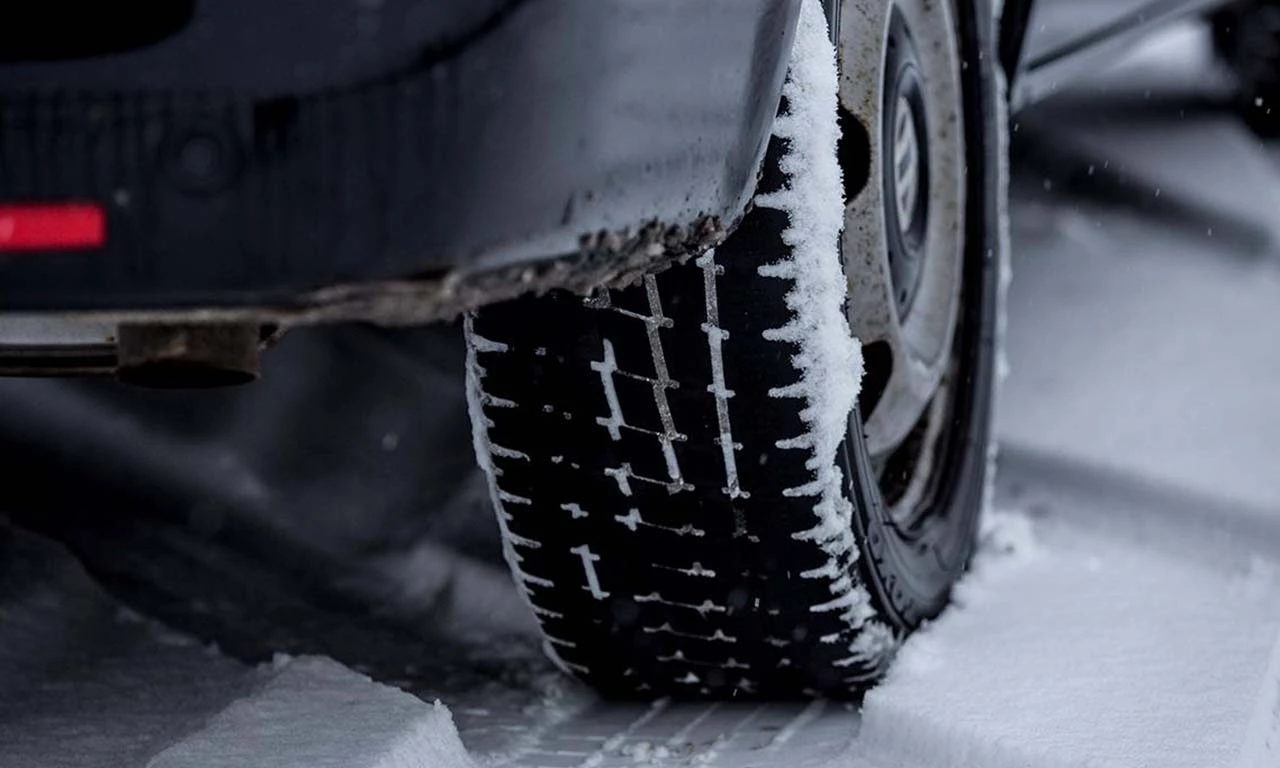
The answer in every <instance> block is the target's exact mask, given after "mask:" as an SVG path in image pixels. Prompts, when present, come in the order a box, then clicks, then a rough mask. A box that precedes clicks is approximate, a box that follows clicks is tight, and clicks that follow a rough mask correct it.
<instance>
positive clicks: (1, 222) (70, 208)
mask: <svg viewBox="0 0 1280 768" xmlns="http://www.w3.org/2000/svg"><path fill="white" fill-rule="evenodd" d="M106 242H107V217H106V214H105V213H103V210H102V207H101V206H99V205H95V204H93V203H56V204H44V205H38V204H32V205H0V253H4V252H9V251H67V250H76V249H80V248H101V247H102V246H103V245H106Z"/></svg>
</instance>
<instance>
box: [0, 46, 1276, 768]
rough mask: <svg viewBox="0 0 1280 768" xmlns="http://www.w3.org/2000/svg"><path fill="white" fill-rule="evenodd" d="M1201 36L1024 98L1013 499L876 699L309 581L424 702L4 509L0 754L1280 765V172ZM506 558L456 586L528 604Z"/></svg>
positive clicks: (1010, 408)
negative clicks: (380, 618)
mask: <svg viewBox="0 0 1280 768" xmlns="http://www.w3.org/2000/svg"><path fill="white" fill-rule="evenodd" d="M1179 35H1181V36H1179ZM1196 44H1197V41H1196V38H1195V37H1194V34H1190V35H1188V34H1187V33H1177V34H1175V35H1173V36H1171V37H1167V38H1166V39H1165V42H1164V43H1163V44H1161V45H1156V46H1155V47H1153V48H1152V49H1150V50H1148V51H1146V52H1144V53H1143V54H1142V55H1140V56H1139V57H1138V59H1137V60H1136V61H1135V62H1131V63H1129V64H1127V65H1126V67H1127V69H1126V70H1124V72H1123V73H1122V74H1121V75H1117V76H1115V77H1111V78H1099V79H1097V80H1095V81H1094V82H1092V83H1091V84H1090V86H1089V89H1088V90H1084V91H1077V92H1073V93H1069V94H1064V95H1063V97H1062V98H1061V99H1060V100H1059V101H1057V102H1055V103H1051V104H1048V105H1045V107H1043V108H1041V109H1039V110H1037V111H1036V112H1034V113H1031V114H1028V115H1024V116H1023V117H1022V118H1021V119H1020V122H1019V133H1020V134H1021V141H1020V143H1021V144H1022V146H1023V147H1024V159H1023V161H1022V162H1021V164H1020V165H1019V170H1018V171H1017V173H1016V174H1015V186H1014V206H1013V229H1014V246H1015V264H1014V266H1015V280H1014V284H1013V287H1012V290H1011V308H1010V310H1011V312H1010V314H1011V317H1010V337H1009V359H1010V365H1011V371H1012V373H1011V376H1010V378H1009V381H1008V383H1007V386H1006V388H1005V400H1004V403H1003V406H1002V412H1001V426H1000V433H1001V437H1002V441H1003V444H1004V448H1003V457H1002V460H1001V465H1000V474H999V477H998V489H997V491H998V492H997V499H996V505H997V508H998V509H1000V510H1005V512H1004V513H1002V514H1000V515H997V516H995V517H994V518H993V519H992V521H991V522H990V524H989V525H988V527H987V530H986V531H985V532H984V537H983V544H982V552H981V554H980V556H979V557H978V560H977V563H976V565H975V569H974V572H973V573H972V574H971V575H970V576H969V577H968V578H967V580H966V581H965V583H964V584H963V585H962V586H961V588H960V590H959V591H958V594H957V605H956V606H955V607H954V608H953V609H952V610H950V611H948V612H947V613H946V614H945V615H944V616H943V617H941V618H940V619H939V620H938V621H937V622H935V623H934V624H933V625H932V626H930V627H928V628H927V629H926V630H924V631H923V632H921V633H920V634H919V635H917V636H916V637H915V638H913V639H912V640H911V641H910V642H909V643H908V644H907V646H906V648H905V649H904V651H903V654H902V657H901V659H900V662H899V664H898V665H897V666H896V667H895V669H894V671H893V672H892V674H891V676H890V679H889V680H888V681H887V682H886V683H884V684H883V685H882V686H880V687H879V688H877V689H876V690H875V691H873V692H872V693H871V694H870V695H869V696H868V697H867V699H866V701H865V704H864V706H863V708H862V709H861V711H860V712H859V711H855V710H854V709H851V708H848V707H845V706H842V705H833V704H822V703H817V704H804V703H793V704H767V705H736V704H724V705H654V706H649V705H627V704H611V703H605V702H601V701H598V700H596V699H595V698H593V697H592V696H591V695H590V694H588V693H587V692H585V691H583V690H581V689H580V688H578V687H576V686H574V685H572V684H571V683H568V682H566V681H565V680H563V679H561V678H559V677H558V676H557V675H556V674H555V673H554V671H552V670H551V669H549V667H548V665H547V664H546V663H545V662H544V661H542V660H541V659H540V658H539V657H538V656H537V654H536V650H535V645H534V643H532V642H530V641H529V640H528V638H527V637H525V636H523V635H522V633H523V632H524V631H525V625H524V624H523V623H522V622H518V621H508V622H498V623H493V622H490V623H489V624H488V625H487V627H486V630H487V631H488V632H489V633H490V634H491V635H492V634H494V633H496V634H500V635H502V638H503V639H501V640H497V639H494V638H493V637H490V639H489V640H488V641H482V640H475V639H472V640H470V641H469V645H468V646H466V648H467V649H466V650H461V648H463V646H461V645H460V644H458V643H452V644H450V643H436V644H429V645H423V643H422V640H421V638H417V637H412V636H409V635H399V634H395V633H390V634H388V633H386V632H379V633H376V634H375V633H374V632H373V631H372V630H365V629H362V628H361V627H357V626H349V625H346V624H343V623H342V619H341V618H340V617H336V616H335V615H333V614H329V613H325V612H324V611H321V610H318V609H317V610H316V611H315V612H313V613H309V614H307V615H305V616H300V615H299V611H300V610H301V609H299V608H298V606H296V605H294V604H293V603H289V604H288V605H287V606H286V607H287V608H288V610H287V611H285V610H281V611H278V612H277V613H278V614H280V616H281V617H282V618H280V625H281V627H282V629H281V632H283V633H285V634H273V635H272V640H275V639H278V638H279V637H286V638H295V639H296V638H301V639H306V640H313V641H315V642H311V643H297V644H293V645H291V646H290V647H291V648H295V647H301V648H305V649H306V650H307V652H317V653H319V652H323V653H327V654H329V655H333V656H335V657H338V658H342V659H344V660H348V661H349V662H350V663H351V664H352V665H353V666H354V665H355V661H352V660H353V659H359V658H361V652H362V651H363V653H364V655H365V656H366V657H368V658H369V659H370V664H369V666H368V667H367V668H366V669H365V671H367V672H369V673H371V674H372V675H373V676H374V677H376V678H377V679H379V680H382V681H384V682H387V683H393V684H394V685H395V686H399V687H400V688H403V689H404V690H406V691H409V692H410V693H412V694H416V695H410V694H409V693H402V692H401V691H400V690H399V689H398V688H397V687H393V686H392V685H382V684H377V683H373V682H371V681H370V680H369V679H368V677H366V676H365V674H363V672H359V671H355V670H353V669H351V668H348V667H346V666H343V665H341V664H339V663H336V662H332V661H329V660H327V659H324V658H315V657H303V656H298V657H294V658H292V659H291V658H287V657H279V658H277V659H276V660H274V661H267V662H265V663H263V664H261V665H257V666H253V665H248V664H244V663H241V662H238V661H233V660H231V659H229V658H228V657H227V656H225V655H223V654H221V653H219V652H218V651H217V649H216V648H211V647H206V646H204V645H202V644H198V643H195V642H193V641H191V640H189V639H187V638H185V637H183V636H182V635H179V634H177V633H174V632H172V631H170V630H167V629H164V628H162V627H159V626H157V625H155V624H153V623H151V622H148V621H146V620H144V619H141V618H139V617H138V616H137V615H136V614H134V613H132V612H129V611H126V610H123V609H122V608H121V607H120V606H119V604H118V603H116V601H115V600H114V599H112V598H110V597H108V596H107V595H106V594H105V593H104V592H103V591H102V590H101V589H100V588H99V587H97V586H96V585H95V584H94V583H93V582H92V581H91V580H90V579H89V578H88V577H87V576H86V575H85V574H84V572H83V571H82V570H81V569H80V567H79V566H78V565H77V564H76V562H75V561H74V559H72V558H71V557H70V556H69V555H67V554H66V553H65V552H63V551H62V550H60V549H59V548H58V547H57V546H56V545H53V544H50V543H49V542H47V541H44V540H42V539H40V538H38V537H35V536H33V535H30V534H25V533H17V532H15V531H13V530H12V529H9V528H6V527H0V768H28V766H31V767H34V766H59V767H65V768H71V767H72V766H74V767H76V768H81V767H83V768H91V767H92V768H97V767H98V766H102V767H103V768H107V767H108V766H109V767H110V768H134V767H135V766H137V767H139V768H140V767H141V766H164V767H166V768H167V767H169V766H182V767H184V768H204V767H205V766H218V767H219V768H221V767H223V766H225V767H226V768H240V767H241V766H268V767H270V766H353V767H355V768H374V767H378V768H382V767H383V766H387V767H390V766H424V767H425V766H439V767H440V768H459V767H461V766H471V765H484V766H505V767H506V768H533V767H535V766H537V767H541V768H571V767H574V766H581V767H582V768H609V767H610V766H614V767H620V766H635V765H667V766H689V765H703V766H712V767H714V766H721V767H722V768H730V767H733V768H748V767H750V766H755V767H757V768H771V767H773V766H783V765H785V766H787V767H788V768H826V767H827V766H832V767H835V766H848V767H849V768H946V767H947V766H964V767H966V768H1005V767H1006V766H1010V767H1011V766H1028V767H1030V768H1066V767H1068V766H1070V767H1072V768H1075V767H1077V766H1102V767H1105V768H1110V767H1113V766H1114V767H1115V768H1120V767H1125V768H1130V767H1137V766H1152V767H1153V768H1154V767H1155V766H1160V768H1166V767H1170V768H1176V767H1179V766H1188V767H1190V766H1231V767H1232V768H1274V767H1275V766H1280V472H1277V470H1276V465H1277V463H1280V386H1278V385H1277V382H1280V343H1277V342H1276V338H1275V330H1274V329H1276V328H1280V245H1278V244H1280V240H1278V239H1277V235H1278V234H1280V227H1277V225H1276V221H1278V220H1280V218H1278V217H1276V216H1275V215H1274V213H1273V211H1276V210H1278V209H1280V207H1278V206H1275V205H1273V203H1280V162H1278V161H1277V159H1276V158H1275V157H1274V156H1272V155H1271V154H1268V150H1267V149H1266V148H1265V147H1263V146H1262V145H1260V144H1259V143H1257V142H1256V141H1255V140H1254V139H1253V138H1252V137H1251V136H1249V135H1248V134H1247V133H1246V132H1245V131H1244V129H1243V128H1241V127H1240V126H1239V125H1238V123H1237V122H1236V121H1235V120H1234V119H1233V118H1232V117H1231V116H1230V115H1229V113H1227V112H1225V111H1224V110H1223V109H1222V108H1221V100H1222V91H1221V87H1220V85H1219V83H1218V82H1217V81H1216V80H1215V79H1214V78H1213V77H1212V76H1211V75H1209V74H1206V72H1207V70H1206V69H1205V67H1204V63H1203V60H1202V59H1197V58H1196V57H1195V56H1192V55H1189V52H1192V51H1194V46H1195V45H1196ZM1144 105H1145V106H1144ZM1046 147H1048V148H1051V149H1052V150H1053V151H1042V150H1043V149H1044V148H1046ZM422 554H423V558H424V563H423V564H424V565H425V566H426V567H424V568H421V569H417V570H416V571H414V572H418V573H420V575H421V576H422V578H423V580H424V581H425V582H430V585H432V586H434V585H437V584H438V583H440V582H441V581H442V580H443V581H447V580H448V578H450V577H448V576H445V575H442V574H440V573H439V572H438V571H439V568H438V566H439V563H440V562H441V561H442V558H443V557H444V556H443V555H441V554H440V553H438V552H434V551H433V552H425V553H422ZM487 568H488V567H487V566H486V565H484V564H483V563H480V562H479V561H475V562H473V561H469V560H468V561H464V567H459V568H458V569H456V570H455V571H454V572H453V576H452V578H454V579H455V580H457V581H458V587H457V588H458V589H459V590H460V592H461V594H463V595H466V594H467V593H468V592H467V590H468V589H474V590H475V591H476V594H478V595H479V596H481V597H483V599H484V601H485V602H486V604H487V605H493V606H502V605H509V604H511V603H513V602H514V601H513V593H512V592H511V591H510V587H509V586H508V583H507V582H505V581H503V580H502V579H499V578H494V577H495V573H496V572H495V571H492V570H487ZM405 591H406V594H412V593H413V592H414V587H413V585H407V586H406V590H405ZM263 592H264V595H265V596H264V597H263V599H264V600H268V601H269V600H271V599H275V598H274V597H273V594H274V593H272V594H266V593H268V592H270V590H267V589H266V588H263ZM478 604H479V601H478V600H477V601H466V602H465V603H464V605H463V606H462V608H463V610H461V611H458V612H457V613H458V615H459V616H461V617H462V618H463V619H467V620H465V621H464V620H461V619H459V620H458V621H457V625H458V626H463V625H476V624H483V623H484V622H482V621H478V620H477V621H471V620H470V618H477V619H478V618H482V617H479V614H480V613H483V610H477V605H478ZM468 611H470V612H471V613H472V614H476V616H474V617H470V618H468V617H469V616H470V614H468ZM286 613H287V614H288V616H287V617H285V614H286ZM290 622H292V623H290ZM440 623H441V624H447V623H448V622H445V621H443V620H441V621H440ZM337 625H341V626H337ZM329 629H333V630H334V631H333V632H330V631H329ZM451 631H452V630H451ZM289 633H292V634H289ZM482 634H483V633H482ZM330 635H332V636H333V637H334V638H336V639H333V640H332V641H329V640H325V639H324V638H328V637H329V636H330ZM321 636H323V637H321ZM237 642H238V643H241V645H240V650H241V651H242V652H246V646H244V645H243V643H246V642H250V641H248V640H245V638H243V637H238V638H237ZM262 642H263V643H267V642H268V640H263V641H262ZM248 650H249V651H252V650H254V649H252V648H249V649H248ZM257 650H260V651H262V652H263V653H264V654H265V657H266V658H270V650H271V649H270V648H267V647H263V648H261V649H257ZM414 659H420V662H415V661H411V660H414ZM437 698H440V699H442V701H443V704H444V707H441V706H437V705H436V704H435V703H434V702H435V700H436V699H437ZM445 707H447V709H446V708H445Z"/></svg>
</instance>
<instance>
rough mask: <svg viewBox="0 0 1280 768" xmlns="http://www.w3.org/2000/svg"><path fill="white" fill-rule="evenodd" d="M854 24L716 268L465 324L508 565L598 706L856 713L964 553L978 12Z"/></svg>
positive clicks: (979, 491) (812, 34) (985, 177)
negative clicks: (815, 702)
mask: <svg viewBox="0 0 1280 768" xmlns="http://www.w3.org/2000/svg"><path fill="white" fill-rule="evenodd" d="M979 2H980V0H979ZM840 15H841V16H842V22H841V23H839V24H838V25H837V27H836V28H837V29H838V30H839V33H838V35H837V40H838V48H839V51H840V57H839V58H840V64H841V67H840V73H839V76H838V75H837V68H836V61H835V57H834V56H833V55H832V46H831V43H830V41H829V39H828V37H827V27H826V23H825V21H824V19H823V16H822V13H821V10H820V7H819V5H818V3H817V2H810V1H807V2H806V3H805V4H804V5H803V7H802V9H801V17H800V21H799V26H798V29H797V32H796V44H795V53H794V54H793V57H792V62H791V67H790V72H789V74H788V79H787V83H786V86H785V88H784V91H783V99H782V105H781V107H780V110H779V117H778V118H777V120H776V121H775V126H774V135H773V138H772V139H771V141H770V143H769V146H768V148H767V151H766V154H765V159H764V163H763V171H762V175H761V180H760V182H759V185H758V188H757V193H756V196H755V198H754V203H753V206H752V207H751V208H750V209H749V212H748V213H747V215H746V216H745V217H744V219H743V220H742V222H741V224H740V225H739V226H738V228H737V229H736V230H735V231H734V233H733V234H732V235H731V236H730V237H729V239H728V240H727V241H726V242H725V243H723V244H722V245H721V246H720V247H719V248H717V249H716V250H715V251H713V252H708V253H706V254H703V255H702V256H700V257H698V258H695V259H692V260H690V261H688V262H687V263H682V264H678V265H675V266H672V267H670V268H668V269H665V270H663V271H660V272H657V273H655V274H651V275H648V276H646V277H645V278H644V279H643V281H641V282H640V283H638V284H636V285H633V286H630V287H626V288H621V289H614V290H608V291H600V292H598V293H596V294H595V295H593V296H590V297H586V298H584V297H581V296H576V295H571V294H568V293H563V292H561V293H551V294H548V295H545V296H541V297H528V298H523V299H519V300H516V301H513V302H508V303H506V304H502V305H497V306H493V307H490V308H487V309H485V310H483V311H481V312H479V313H478V314H476V315H474V316H472V317H469V318H468V320H467V337H468V390H469V396H470V405H471V415H472V423H473V427H474V430H475V437H476V448H477V456H478V459H479V462H480V464H481V466H482V468H483V469H484V470H485V471H486V473H487V474H488V477H489V480H490V484H491V491H492V498H493V503H494V506H495V508H496V511H497V514H498V519H499V525H500V528H501V531H502V536H503V539H504V546H505V553H506V557H507V560H508V563H509V564H510V566H511V568H512V571H513V574H514V576H515V579H516V582H517V586H518V587H519V588H520V590H521V591H522V593H523V594H524V595H525V596H526V597H527V598H528V601H529V603H530V605H531V606H532V609H533V610H534V612H535V613H536V614H537V617H538V619H539V621H540V623H541V626H542V629H543V633H544V638H545V641H546V649H547V652H548V654H549V655H550V656H551V657H552V658H553V659H555V660H556V661H558V662H559V663H560V664H561V665H562V666H563V667H564V668H565V669H566V670H568V671H570V672H572V673H573V674H575V675H577V676H578V677H580V678H581V679H583V680H585V681H587V682H588V683H590V684H592V685H594V686H595V687H597V688H598V689H599V690H601V691H603V692H605V693H608V694H611V695H618V696H646V697H648V696H658V695H674V696H681V697H741V696H769V697H796V696H829V697H841V698H844V697H849V696H853V695H856V694H857V693H858V692H859V691H861V690H863V689H865V687H866V686H867V685H868V684H870V683H871V682H873V681H875V680H876V679H878V678H879V677H880V676H881V675H882V674H883V673H884V671H885V669H886V666H887V664H888V663H889V661H890V660H891V659H892V657H893V655H894V653H895V651H896V649H897V648H898V646H899V644H900V643H901V641H902V640H903V638H904V637H905V636H906V635H907V634H908V633H909V632H910V631H911V630H913V629H914V628H916V627H918V626H919V625H920V624H921V623H922V622H923V621H926V620H927V619H929V618H930V617H932V616H935V615H936V614H937V613H938V612H939V611H940V610H942V608H943V607H944V606H945V605H946V603H947V600H948V596H949V592H950V589H951V585H952V584H953V583H954V581H955V579H956V578H958V577H959V575H960V574H961V573H962V571H963V569H964V567H965V565H966V563H967V559H968V557H969V554H970V552H971V549H972V544H973V539H974V531H975V528H976V524H977V518H978V514H979V512H980V510H981V506H982V503H983V497H984V490H985V487H986V474H987V453H988V440H989V431H990V418H989V417H990V412H991V405H992V403H991V399H992V398H991V392H992V384H993V359H994V335H995V333H996V328H997V317H998V315H997V309H998V307H997V304H998V292H999V291H998V287H999V286H998V272H999V256H1000V253H1001V247H1000V244H999V243H1000V240H999V238H998V237H997V230H998V229H999V227H998V226H997V221H998V219H997V217H998V215H999V195H1000V189H999V184H1000V181H999V178H998V176H999V174H998V173H997V172H996V163H995V158H996V157H997V155H998V153H999V152H1000V151H1001V147H1000V145H999V137H1000V135H1001V134H1000V130H1002V129H1001V125H1000V117H999V115H1001V114H1002V111H1001V109H1002V106H1001V104H1000V103H999V99H1000V98H1002V96H1001V94H1000V91H999V89H998V87H997V85H996V80H997V74H996V72H995V71H994V69H993V66H994V62H995V57H994V56H993V55H991V54H990V52H991V51H993V50H994V48H993V43H992V39H991V35H992V30H991V29H990V28H989V24H990V14H989V12H988V11H986V9H985V6H979V7H975V6H974V5H972V4H971V3H970V2H968V0H958V2H957V3H956V4H955V5H949V4H945V3H944V4H941V5H939V4H937V3H934V2H932V0H847V1H846V2H844V3H843V7H842V11H841V14H840ZM983 20H985V21H983ZM984 52H986V53H984ZM962 62H963V65H962ZM904 110H905V112H904ZM838 114H839V119H837V115H838ZM841 126H843V128H844V130H843V139H842V141H843V143H842V144H841V146H840V149H839V152H838V153H837V146H836V145H837V139H838V138H839V137H840V136H841ZM837 157H838V158H839V161H840V162H839V163H837ZM842 166H843V172H844V180H845V184H844V192H845V194H846V195H847V196H848V198H849V202H848V203H847V205H843V206H842V204H841V203H840V200H841V199H842V187H841V176H840V170H841V167H842ZM859 182H860V183H859ZM842 227H843V230H844V232H843V235H841V234H840V230H841V228H842ZM841 248H842V249H843V258H842V256H841ZM851 328H852V331H853V334H856V335H857V336H858V337H859V338H860V339H861V340H862V344H861V346H859V344H858V343H857V342H856V341H854V339H853V336H852V335H851ZM864 357H865V366H866V372H865V375H864V376H863V377H862V388H861V393H860V394H859V386H858V385H859V378H858V377H859V374H860V373H861V368H862V366H863V358H864Z"/></svg>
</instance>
